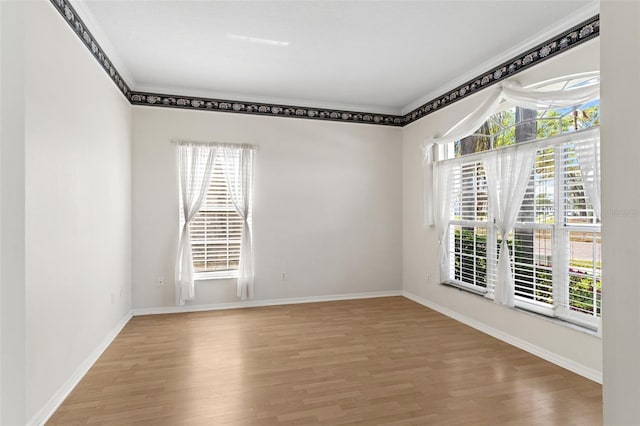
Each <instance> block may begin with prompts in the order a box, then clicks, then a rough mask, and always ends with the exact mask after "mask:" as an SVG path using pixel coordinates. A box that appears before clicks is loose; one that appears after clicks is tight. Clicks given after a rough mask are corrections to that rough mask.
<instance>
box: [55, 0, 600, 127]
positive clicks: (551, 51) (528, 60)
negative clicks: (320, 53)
mask: <svg viewBox="0 0 640 426" xmlns="http://www.w3.org/2000/svg"><path fill="white" fill-rule="evenodd" d="M50 2H51V4H53V6H54V7H55V8H56V10H57V11H58V12H59V13H60V15H61V16H62V17H63V18H64V20H65V21H66V22H67V24H69V26H70V27H71V28H72V30H73V31H74V32H75V33H76V35H77V36H78V37H79V38H80V40H81V41H82V43H83V44H84V45H85V47H86V48H87V49H89V51H90V52H91V54H92V55H93V57H94V58H95V59H96V60H97V61H98V63H99V64H100V66H101V67H102V68H103V69H104V70H105V72H106V73H107V74H108V75H109V77H110V78H111V80H112V81H113V82H114V83H115V84H116V86H117V87H118V89H119V90H120V91H121V92H122V94H123V95H124V96H125V97H126V98H127V99H128V100H129V102H130V103H131V104H132V105H144V106H155V107H165V108H179V109H188V110H200V111H218V112H228V113H236V114H251V115H263V116H269V117H290V118H304V119H312V120H322V121H337V122H347V123H363V124H377V125H384V126H395V127H402V126H405V125H407V124H410V123H413V122H414V121H416V120H419V119H420V118H422V117H425V116H426V115H429V114H431V113H433V112H435V111H438V110H440V109H442V108H444V107H445V106H447V105H450V104H452V103H454V102H457V101H459V100H460V99H463V98H465V97H467V96H470V95H472V94H474V93H477V92H478V91H480V90H482V89H484V88H486V87H489V86H492V85H494V84H496V83H498V82H500V81H502V80H504V79H506V78H508V77H511V76H513V75H515V74H517V73H519V72H521V71H523V70H525V69H528V68H530V67H532V66H534V65H536V64H538V63H540V62H543V61H546V60H547V59H549V58H552V57H554V56H557V55H559V54H561V53H564V52H566V51H568V50H570V49H572V48H574V47H576V46H579V45H581V44H582V43H584V42H586V41H589V40H592V39H594V38H596V37H598V36H599V35H600V16H599V15H597V14H596V15H595V16H592V17H590V18H589V19H585V20H584V21H582V22H580V23H579V24H577V25H574V26H572V27H571V28H569V29H567V30H564V31H561V32H559V33H556V35H555V36H553V37H550V38H547V39H546V40H545V41H543V42H539V43H537V44H536V45H535V46H534V47H533V48H528V49H524V50H518V52H519V53H515V54H514V53H513V52H515V51H516V50H517V49H521V48H523V46H524V45H529V46H530V45H531V44H533V43H536V42H538V41H539V40H541V39H544V38H546V37H548V34H549V33H551V32H552V31H556V30H558V26H554V27H552V28H548V29H547V30H545V31H544V32H543V33H541V34H539V35H538V36H536V37H535V38H532V39H530V40H529V41H528V42H527V43H524V44H521V45H518V46H517V47H515V48H513V49H511V50H510V51H508V52H505V53H504V54H503V55H501V56H500V57H507V56H508V57H509V59H508V60H503V61H502V62H500V65H498V66H493V65H491V64H495V63H496V62H498V60H499V58H500V57H496V58H494V59H493V60H491V61H489V62H485V64H483V66H482V68H480V67H477V68H475V69H474V71H472V72H475V70H477V69H484V70H485V71H484V72H481V73H477V74H475V77H473V78H466V81H465V76H463V77H461V78H460V79H457V80H456V81H464V83H462V84H458V85H457V86H456V87H455V88H454V89H452V90H449V91H446V92H445V93H444V94H441V95H438V96H435V97H433V98H431V99H430V100H429V101H428V102H425V103H423V104H421V105H419V106H417V107H415V108H413V109H411V110H410V111H408V112H406V113H405V114H402V115H397V114H395V113H382V112H363V111H358V110H357V109H358V108H357V107H356V108H354V109H351V108H347V109H341V108H337V109H336V108H330V107H318V106H316V107H310V106H297V105H287V104H286V103H282V104H280V103H273V102H271V101H266V100H265V101H262V102H248V101H246V100H233V99H219V98H217V97H213V98H211V97H203V96H189V95H186V94H182V95H171V94H164V93H162V91H160V92H159V93H158V92H156V91H153V90H149V91H138V90H132V89H130V86H129V85H128V84H127V79H125V78H124V77H123V74H121V73H120V72H119V71H118V69H117V67H116V65H115V64H114V61H113V60H112V59H111V58H110V57H109V56H108V55H107V53H106V52H105V50H104V49H103V47H101V46H100V44H99V43H98V41H97V40H96V38H95V36H94V35H93V34H92V33H91V31H89V29H88V27H87V25H86V24H85V21H84V20H83V18H84V19H86V21H87V22H89V23H90V24H91V26H92V29H93V30H94V31H96V33H98V34H100V35H101V37H102V40H103V42H104V43H105V44H107V45H108V46H109V49H110V51H111V52H112V54H113V58H115V62H116V63H117V64H118V65H119V66H120V67H121V69H122V70H126V68H125V67H124V64H123V63H122V62H121V60H120V59H119V58H117V54H116V52H114V51H113V47H111V44H110V43H109V42H108V39H107V38H106V36H105V35H104V33H103V32H102V31H101V30H100V27H99V25H98V24H97V23H96V22H95V19H94V18H93V15H92V14H91V12H90V11H89V10H88V9H87V8H86V6H85V5H84V3H83V0H74V4H75V5H76V6H78V7H79V9H80V10H81V11H82V12H81V13H78V12H77V11H76V10H75V9H74V7H73V5H72V4H71V0H50ZM596 6H597V3H593V5H592V6H590V7H589V8H585V9H584V10H582V11H579V12H578V13H577V14H576V15H574V17H573V18H572V22H575V20H576V19H578V18H584V16H585V15H588V14H589V13H593V11H594V10H596ZM566 22H567V21H565V22H564V23H565V24H566ZM558 31H559V30H558ZM511 55H513V56H511ZM485 65H486V66H485ZM472 72H470V73H467V74H466V76H468V75H473V74H471V73H472ZM123 73H124V75H127V76H128V81H129V82H130V83H131V84H133V80H132V79H131V76H130V74H129V72H128V71H124V72H123ZM452 84H453V83H452ZM449 87H450V86H449ZM439 93H442V92H439ZM429 98H430V97H423V98H421V99H429ZM256 99H257V98H256ZM419 102H421V101H416V102H414V103H413V104H411V105H417V104H418V103H419ZM411 105H409V106H408V107H410V106H411ZM407 109H409V108H407ZM405 110H406V109H405Z"/></svg>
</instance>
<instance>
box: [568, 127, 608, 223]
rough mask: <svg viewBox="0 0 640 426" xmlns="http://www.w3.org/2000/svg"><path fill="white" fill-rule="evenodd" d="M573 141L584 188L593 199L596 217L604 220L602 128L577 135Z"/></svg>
mask: <svg viewBox="0 0 640 426" xmlns="http://www.w3.org/2000/svg"><path fill="white" fill-rule="evenodd" d="M573 143H574V150H575V153H576V156H577V157H578V165H579V166H580V173H581V175H582V182H583V184H584V190H585V192H586V193H587V197H589V200H590V201H591V205H592V207H593V211H594V213H595V215H596V217H597V218H598V219H600V220H602V211H601V202H600V129H595V132H593V134H591V133H590V134H588V135H584V136H577V137H576V138H575V139H574V141H573Z"/></svg>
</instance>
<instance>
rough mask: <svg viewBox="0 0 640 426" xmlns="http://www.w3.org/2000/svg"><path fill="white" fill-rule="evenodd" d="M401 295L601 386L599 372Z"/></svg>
mask: <svg viewBox="0 0 640 426" xmlns="http://www.w3.org/2000/svg"><path fill="white" fill-rule="evenodd" d="M402 295H403V296H404V297H406V298H407V299H410V300H413V301H414V302H416V303H419V304H421V305H423V306H426V307H427V308H430V309H433V310H434V311H438V312H440V313H441V314H444V315H446V316H448V317H450V318H453V319H454V320H456V321H459V322H461V323H463V324H466V325H468V326H469V327H473V328H475V329H476V330H479V331H482V332H483V333H485V334H488V335H489V336H492V337H495V338H496V339H499V340H502V341H503V342H506V343H508V344H510V345H512V346H515V347H517V348H520V349H522V350H524V351H527V352H529V353H531V354H533V355H535V356H537V357H540V358H542V359H544V360H546V361H549V362H551V363H553V364H556V365H558V366H560V367H562V368H566V369H567V370H569V371H573V372H574V373H576V374H579V375H581V376H583V377H586V378H587V379H589V380H593V381H594V382H597V383H600V384H602V372H601V371H598V370H595V369H593V368H590V367H587V366H584V365H582V364H580V363H577V362H575V361H573V360H570V359H568V358H565V357H563V356H560V355H558V354H556V353H555V352H551V351H549V350H547V349H544V348H541V347H540V346H536V345H534V344H531V343H529V342H527V341H525V340H522V339H519V338H517V337H515V336H512V335H510V334H508V333H505V332H503V331H500V330H498V329H495V328H493V327H490V326H488V325H486V324H484V323H481V322H479V321H476V320H474V319H472V318H469V317H467V316H465V315H462V314H460V313H458V312H455V311H452V310H451V309H448V308H445V307H444V306H441V305H438V304H437V303H434V302H431V301H430V300H427V299H425V298H423V297H420V296H416V295H415V294H413V293H410V292H408V291H403V292H402Z"/></svg>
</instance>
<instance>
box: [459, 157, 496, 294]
mask: <svg viewBox="0 0 640 426" xmlns="http://www.w3.org/2000/svg"><path fill="white" fill-rule="evenodd" d="M451 178H452V181H453V182H452V190H451V192H452V193H453V194H456V195H457V196H456V197H455V199H454V203H453V210H452V211H451V220H450V222H449V252H450V256H449V279H450V280H451V281H453V282H455V283H457V284H460V285H463V286H465V287H469V288H471V289H473V290H478V291H483V290H484V289H485V288H486V287H487V282H488V275H491V274H492V273H493V271H492V270H491V269H490V268H489V270H488V268H487V266H488V262H487V256H490V255H491V253H492V251H491V250H489V252H487V248H488V247H489V245H488V244H487V236H488V232H487V229H488V226H489V223H488V222H487V220H488V194H487V178H486V175H485V169H484V165H483V163H482V162H481V161H467V162H460V165H459V167H457V168H456V173H453V174H452V177H451ZM491 282H493V281H492V280H491Z"/></svg>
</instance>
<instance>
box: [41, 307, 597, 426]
mask: <svg viewBox="0 0 640 426" xmlns="http://www.w3.org/2000/svg"><path fill="white" fill-rule="evenodd" d="M601 399H602V390H601V386H600V385H599V384H597V383H594V382H592V381H590V380H587V379H585V378H582V377H580V376H578V375H576V374H574V373H571V372H569V371H567V370H564V369H562V368H560V367H557V366H555V365H553V364H550V363H548V362H546V361H544V360H542V359H540V358H537V357H535V356H533V355H531V354H529V353H527V352H524V351H522V350H520V349H517V348H515V347H513V346H510V345H508V344H506V343H503V342H501V341H499V340H496V339H494V338H492V337H490V336H487V335H485V334H483V333H480V332H479V331H476V330H474V329H472V328H470V327H467V326H465V325H463V324H461V323H459V322H456V321H454V320H452V319H450V318H447V317H445V316H443V315H441V314H439V313H437V312H434V311H432V310H429V309H427V308H425V307H423V306H421V305H418V304H416V303H414V302H412V301H410V300H408V299H405V298H403V297H387V298H379V299H366V300H351V301H339V302H325V303H310V304H300V305H286V306H273V307H264V308H252V309H236V310H226V311H211V312H199V313H187V314H172V315H153V316H141V317H134V318H133V319H132V320H131V321H130V322H129V324H127V326H126V327H125V328H124V330H123V331H122V332H121V333H120V335H119V336H118V337H117V338H116V339H115V341H114V342H113V343H112V344H111V346H109V348H108V349H107V350H106V351H105V353H104V354H103V355H102V356H101V357H100V359H99V360H98V361H97V362H96V363H95V365H94V366H93V367H92V368H91V369H90V370H89V372H88V373H87V375H86V376H85V377H84V378H83V379H82V381H81V382H80V383H79V385H78V386H77V387H76V389H75V390H74V391H73V392H72V393H71V395H69V397H68V398H67V399H66V400H65V402H64V403H63V404H62V405H61V406H60V408H59V409H58V410H57V411H56V413H55V414H54V415H53V416H52V418H51V419H50V421H49V422H48V424H49V425H74V424H108V425H129V424H136V425H315V424H318V425H347V424H348V425H382V424H384V425H599V424H601V423H602V404H601Z"/></svg>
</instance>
